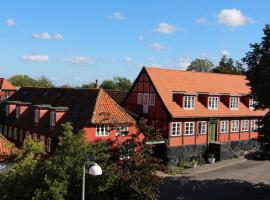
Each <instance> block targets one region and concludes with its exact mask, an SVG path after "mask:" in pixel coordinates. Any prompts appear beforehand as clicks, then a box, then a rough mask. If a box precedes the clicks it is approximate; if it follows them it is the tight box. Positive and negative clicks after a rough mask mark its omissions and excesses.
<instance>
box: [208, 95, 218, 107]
mask: <svg viewBox="0 0 270 200" xmlns="http://www.w3.org/2000/svg"><path fill="white" fill-rule="evenodd" d="M208 109H210V110H212V109H213V110H216V109H218V97H208Z"/></svg>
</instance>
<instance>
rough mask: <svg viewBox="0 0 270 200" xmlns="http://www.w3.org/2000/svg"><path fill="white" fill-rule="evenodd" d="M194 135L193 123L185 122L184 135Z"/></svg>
mask: <svg viewBox="0 0 270 200" xmlns="http://www.w3.org/2000/svg"><path fill="white" fill-rule="evenodd" d="M193 134H194V122H185V135H193Z"/></svg>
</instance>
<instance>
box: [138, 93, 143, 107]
mask: <svg viewBox="0 0 270 200" xmlns="http://www.w3.org/2000/svg"><path fill="white" fill-rule="evenodd" d="M137 104H138V105H142V104H143V93H137Z"/></svg>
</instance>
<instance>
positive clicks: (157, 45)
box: [148, 42, 164, 49]
mask: <svg viewBox="0 0 270 200" xmlns="http://www.w3.org/2000/svg"><path fill="white" fill-rule="evenodd" d="M148 47H149V48H152V49H164V47H163V46H162V45H161V44H160V43H158V42H154V43H151V44H148Z"/></svg>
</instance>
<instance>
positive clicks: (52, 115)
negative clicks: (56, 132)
mask: <svg viewBox="0 0 270 200" xmlns="http://www.w3.org/2000/svg"><path fill="white" fill-rule="evenodd" d="M50 126H55V111H51V114H50Z"/></svg>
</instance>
